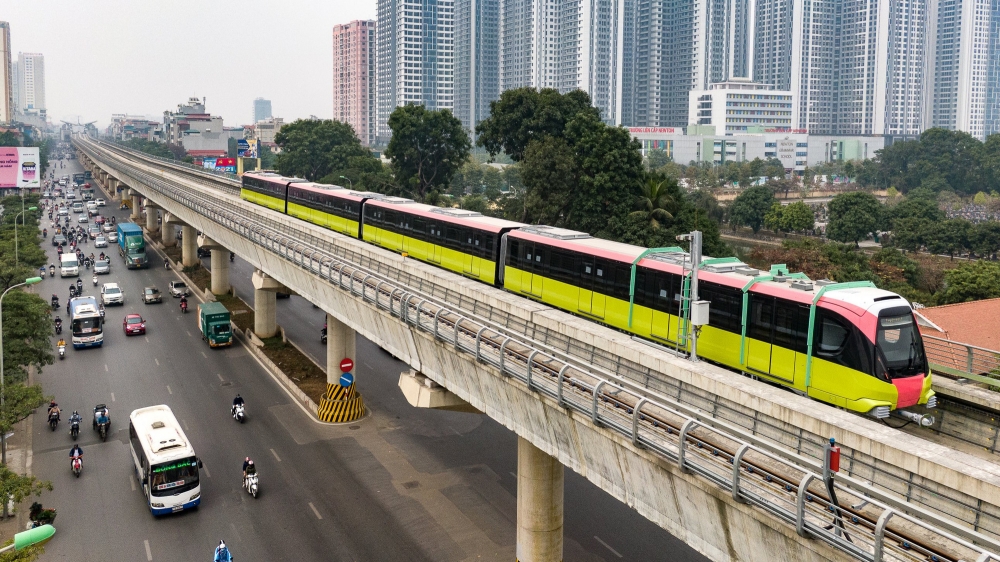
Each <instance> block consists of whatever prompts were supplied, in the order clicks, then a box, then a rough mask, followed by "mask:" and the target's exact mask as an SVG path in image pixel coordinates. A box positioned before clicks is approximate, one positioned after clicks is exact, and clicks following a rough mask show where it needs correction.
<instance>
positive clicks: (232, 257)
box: [229, 252, 236, 261]
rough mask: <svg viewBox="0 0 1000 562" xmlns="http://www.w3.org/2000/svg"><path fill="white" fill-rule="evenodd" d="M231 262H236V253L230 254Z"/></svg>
mask: <svg viewBox="0 0 1000 562" xmlns="http://www.w3.org/2000/svg"><path fill="white" fill-rule="evenodd" d="M229 261H236V254H235V253H233V252H229Z"/></svg>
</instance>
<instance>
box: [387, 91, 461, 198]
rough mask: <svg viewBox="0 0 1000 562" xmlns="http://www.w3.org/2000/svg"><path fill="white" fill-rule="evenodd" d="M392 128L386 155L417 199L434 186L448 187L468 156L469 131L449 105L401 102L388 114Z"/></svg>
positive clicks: (401, 181) (437, 188)
mask: <svg viewBox="0 0 1000 562" xmlns="http://www.w3.org/2000/svg"><path fill="white" fill-rule="evenodd" d="M389 128H390V129H392V140H390V141H389V146H387V147H386V149H385V155H386V157H387V158H389V160H391V161H392V168H393V172H395V176H396V179H397V181H398V182H399V183H400V185H401V186H402V187H403V188H404V189H406V190H408V191H409V192H410V193H411V194H412V196H413V198H414V199H417V200H420V201H423V200H424V199H425V197H426V196H427V194H428V193H429V192H430V191H431V190H440V191H444V190H446V189H447V187H448V183H449V182H450V181H451V176H452V174H454V173H455V171H456V170H457V169H458V168H459V167H461V166H462V164H463V163H464V162H465V161H466V159H468V157H469V150H470V149H471V143H470V142H469V135H468V133H467V132H466V131H465V129H463V128H462V122H461V121H459V120H458V118H456V117H455V116H454V115H452V114H451V111H449V110H447V109H441V110H437V111H428V110H427V109H426V108H425V107H424V106H422V105H404V106H400V107H397V108H396V109H395V110H394V111H393V112H392V114H391V115H390V116H389Z"/></svg>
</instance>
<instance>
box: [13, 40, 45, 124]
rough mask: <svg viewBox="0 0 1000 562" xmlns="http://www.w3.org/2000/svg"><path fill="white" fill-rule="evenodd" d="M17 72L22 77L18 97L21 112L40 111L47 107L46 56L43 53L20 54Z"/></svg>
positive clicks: (18, 55)
mask: <svg viewBox="0 0 1000 562" xmlns="http://www.w3.org/2000/svg"><path fill="white" fill-rule="evenodd" d="M17 70H18V74H19V75H20V80H19V82H18V86H19V88H18V95H19V96H20V101H21V107H19V108H18V109H19V110H21V111H28V110H35V111H40V110H42V109H46V107H45V56H44V55H42V54H41V53H18V54H17Z"/></svg>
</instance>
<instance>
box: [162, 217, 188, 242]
mask: <svg viewBox="0 0 1000 562" xmlns="http://www.w3.org/2000/svg"><path fill="white" fill-rule="evenodd" d="M178 226H184V223H183V222H182V221H180V220H179V219H178V218H177V217H175V216H174V215H171V214H170V213H168V212H166V211H164V212H163V228H161V229H160V236H161V240H162V241H163V246H164V247H166V248H170V247H173V246H176V245H177V227H178Z"/></svg>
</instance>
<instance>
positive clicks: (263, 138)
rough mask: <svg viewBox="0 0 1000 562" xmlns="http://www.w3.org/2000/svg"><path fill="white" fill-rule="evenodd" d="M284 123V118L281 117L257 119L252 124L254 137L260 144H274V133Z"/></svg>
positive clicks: (276, 132)
mask: <svg viewBox="0 0 1000 562" xmlns="http://www.w3.org/2000/svg"><path fill="white" fill-rule="evenodd" d="M284 124H285V120H284V119H282V118H281V117H272V118H270V119H264V120H263V121H258V122H257V123H255V124H254V138H256V139H257V140H259V141H260V142H261V143H262V144H267V145H274V135H276V134H278V131H280V130H281V127H283V126H284ZM241 138H242V135H241Z"/></svg>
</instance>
